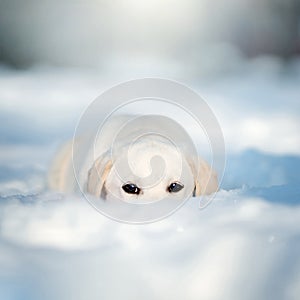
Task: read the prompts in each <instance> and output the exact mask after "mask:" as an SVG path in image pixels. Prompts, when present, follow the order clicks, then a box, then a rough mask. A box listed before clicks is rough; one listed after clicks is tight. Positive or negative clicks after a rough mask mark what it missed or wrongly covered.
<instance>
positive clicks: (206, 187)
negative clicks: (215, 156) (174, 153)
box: [194, 158, 219, 197]
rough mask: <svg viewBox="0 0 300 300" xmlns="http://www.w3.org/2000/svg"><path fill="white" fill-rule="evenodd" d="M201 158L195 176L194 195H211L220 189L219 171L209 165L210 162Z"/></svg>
mask: <svg viewBox="0 0 300 300" xmlns="http://www.w3.org/2000/svg"><path fill="white" fill-rule="evenodd" d="M198 160H199V165H198V172H196V176H195V192H194V196H195V197H197V196H200V195H209V194H212V193H215V192H217V191H218V187H219V185H218V176H217V173H216V172H215V171H214V170H213V169H212V168H211V167H210V166H209V164H208V163H207V162H206V161H204V160H202V159H201V158H199V159H198Z"/></svg>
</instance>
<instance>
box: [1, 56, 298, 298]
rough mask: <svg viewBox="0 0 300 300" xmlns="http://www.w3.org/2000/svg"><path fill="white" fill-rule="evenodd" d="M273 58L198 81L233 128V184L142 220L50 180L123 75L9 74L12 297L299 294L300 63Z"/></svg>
mask: <svg viewBox="0 0 300 300" xmlns="http://www.w3.org/2000/svg"><path fill="white" fill-rule="evenodd" d="M262 62H263V63H262ZM262 62H255V61H252V63H245V64H243V66H242V68H241V70H238V71H236V72H237V73H236V75H234V74H233V75H231V76H229V77H226V78H224V77H221V76H220V77H218V76H215V77H214V78H215V79H214V80H207V81H201V80H199V82H195V81H194V80H190V81H189V80H188V79H187V84H188V85H190V86H191V87H193V88H194V89H195V90H197V91H198V92H199V93H200V94H201V95H202V96H203V97H204V98H205V99H206V101H207V102H208V103H209V105H210V106H211V107H212V109H213V110H214V111H215V113H216V116H217V117H218V119H219V121H220V124H221V126H222V128H223V130H224V135H225V141H226V148H227V151H228V153H227V166H226V171H225V175H224V179H223V182H222V188H221V190H220V192H218V193H217V195H216V197H215V199H214V200H213V202H212V203H211V204H210V205H209V206H208V207H206V208H205V209H202V210H200V209H199V208H198V206H199V199H196V198H193V199H191V200H190V201H189V202H188V203H187V204H186V205H185V206H183V207H182V208H181V209H180V210H178V211H177V212H176V213H174V214H173V215H172V216H170V217H168V218H166V219H164V220H162V221H160V222H156V223H152V224H148V225H139V226H136V225H128V224H122V223H118V222H115V221H112V220H110V219H108V218H106V217H104V216H102V215H101V214H99V213H98V212H97V211H95V210H94V209H93V208H92V207H91V206H90V205H89V204H88V203H87V202H86V201H85V200H84V199H81V198H78V197H74V196H67V195H62V194H57V193H54V192H51V191H48V190H47V188H46V186H45V177H46V172H47V169H48V166H49V164H50V162H51V159H52V158H53V155H54V153H55V151H56V149H57V147H59V145H60V143H61V142H63V141H64V140H65V139H66V138H67V137H70V136H71V135H72V133H73V130H74V126H75V125H76V122H77V120H78V117H79V116H80V114H81V113H82V110H83V109H84V108H85V107H87V105H88V104H89V102H91V101H92V100H93V99H94V98H96V97H97V96H98V95H99V94H100V93H101V91H103V90H104V89H106V88H108V87H110V86H112V85H113V84H116V83H118V82H119V81H121V80H123V79H124V78H122V76H123V75H122V76H120V77H118V78H116V79H113V78H106V80H104V79H103V75H101V74H98V73H97V72H95V71H91V70H85V71H82V70H77V69H54V68H46V67H41V68H34V69H31V70H27V71H13V70H10V69H6V68H4V67H3V68H2V69H1V71H0V101H1V102H0V105H1V111H0V115H1V119H0V120H1V121H0V122H1V126H0V132H1V135H0V143H1V146H0V299H8V300H10V299H13V300H14V299H46V300H47V299H60V300H64V299H119V298H123V299H204V300H205V299H222V300H224V299H230V300H232V299H275V300H276V299H278V300H279V299H280V300H281V299H285V300H296V299H298V298H299V295H300V256H299V253H300V205H299V204H300V176H299V167H300V156H299V155H300V141H299V128H300V124H299V108H300V107H299V106H300V101H299V95H300V85H299V82H300V64H299V63H298V64H296V63H294V64H293V65H292V66H286V67H283V66H282V65H279V64H278V62H273V61H272V60H270V59H269V60H268V59H264V60H263V61H262ZM262 66H265V67H262ZM245 70H246V71H245ZM239 72H240V74H243V76H240V74H239Z"/></svg>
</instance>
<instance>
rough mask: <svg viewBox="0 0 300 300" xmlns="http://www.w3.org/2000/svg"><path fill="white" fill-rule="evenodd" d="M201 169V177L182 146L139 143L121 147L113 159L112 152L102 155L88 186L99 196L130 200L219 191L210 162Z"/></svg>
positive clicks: (144, 200)
mask: <svg viewBox="0 0 300 300" xmlns="http://www.w3.org/2000/svg"><path fill="white" fill-rule="evenodd" d="M198 169H199V171H201V174H200V177H201V181H200V180H199V178H198V177H199V176H198V174H195V168H193V166H191V163H190V162H189V161H188V160H187V158H186V157H185V156H184V155H182V153H181V152H180V149H177V148H176V147H174V146H171V145H169V144H166V143H161V142H160V141H150V142H142V143H135V144H134V145H133V146H131V147H129V148H126V149H123V151H122V150H119V151H118V156H117V157H115V159H113V160H112V158H111V157H110V153H106V154H104V155H103V156H101V157H100V158H98V159H97V160H96V162H95V163H94V165H93V167H92V168H91V170H90V172H89V176H88V182H87V190H88V192H89V193H90V194H92V195H94V196H97V197H101V198H104V199H114V198H117V199H121V200H124V201H127V202H130V203H147V202H154V201H159V200H162V199H165V198H167V197H171V198H173V199H185V198H187V197H189V196H191V195H192V194H193V192H194V191H196V195H200V194H205V193H206V194H208V193H210V192H213V191H216V190H217V179H216V176H212V177H211V176H210V175H211V169H210V168H209V166H208V165H207V164H204V165H200V168H198ZM209 186H211V187H212V190H211V191H209V190H208V189H207V187H209Z"/></svg>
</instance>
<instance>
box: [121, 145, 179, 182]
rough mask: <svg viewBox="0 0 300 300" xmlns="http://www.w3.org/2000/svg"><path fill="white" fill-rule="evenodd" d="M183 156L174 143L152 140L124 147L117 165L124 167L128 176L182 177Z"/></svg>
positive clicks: (124, 171) (123, 171)
mask: <svg viewBox="0 0 300 300" xmlns="http://www.w3.org/2000/svg"><path fill="white" fill-rule="evenodd" d="M182 165H183V157H182V153H181V152H180V149H179V148H177V147H175V146H174V145H171V144H167V143H163V142H160V141H155V140H150V141H142V142H137V143H134V144H131V145H130V147H128V148H127V149H124V151H122V153H121V155H119V156H118V158H117V160H116V167H117V168H119V170H120V168H122V173H123V174H124V173H127V176H131V177H132V176H136V177H139V178H145V177H147V176H150V175H152V176H154V178H162V177H164V178H165V177H174V178H178V177H180V174H181V171H182Z"/></svg>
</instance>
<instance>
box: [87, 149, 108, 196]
mask: <svg viewBox="0 0 300 300" xmlns="http://www.w3.org/2000/svg"><path fill="white" fill-rule="evenodd" d="M111 167H112V161H111V159H110V155H109V153H108V152H106V153H104V154H102V155H101V156H100V157H98V158H97V159H96V160H95V162H94V164H93V166H92V167H91V169H90V170H89V173H88V179H87V192H88V193H89V194H91V195H94V196H97V197H100V196H101V194H102V192H103V187H104V183H105V180H106V178H107V176H108V174H109V172H110V170H111Z"/></svg>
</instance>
